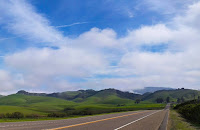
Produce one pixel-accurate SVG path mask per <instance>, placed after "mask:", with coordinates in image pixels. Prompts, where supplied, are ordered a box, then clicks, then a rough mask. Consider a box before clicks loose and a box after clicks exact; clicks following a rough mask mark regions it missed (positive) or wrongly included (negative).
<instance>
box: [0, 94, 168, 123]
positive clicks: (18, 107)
mask: <svg viewBox="0 0 200 130" xmlns="http://www.w3.org/2000/svg"><path fill="white" fill-rule="evenodd" d="M164 106H165V104H156V103H151V102H148V101H141V102H140V103H139V104H135V101H134V100H131V99H127V98H121V97H119V96H118V95H116V93H109V94H108V93H99V94H96V95H94V96H91V97H88V98H86V99H85V100H83V101H82V102H74V101H68V100H64V99H60V98H54V97H46V96H29V95H22V94H13V95H9V96H5V97H2V98H1V99H0V114H4V115H6V113H14V112H21V113H23V114H24V116H25V117H26V116H29V115H34V114H36V115H39V117H40V118H39V119H40V120H43V119H54V118H52V117H51V118H49V117H47V116H48V114H52V113H59V115H58V117H60V115H61V114H65V116H64V118H69V117H74V116H75V117H77V116H85V115H95V114H101V113H112V112H122V111H133V110H145V109H161V108H164ZM66 109H67V110H66ZM0 118H1V116H0ZM37 119H38V118H37ZM37 119H33V120H37ZM24 120H32V119H27V118H24ZM0 121H1V122H4V121H16V120H14V119H0ZM22 121H23V120H22Z"/></svg>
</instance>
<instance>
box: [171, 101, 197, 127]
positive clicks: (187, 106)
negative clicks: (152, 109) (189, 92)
mask: <svg viewBox="0 0 200 130" xmlns="http://www.w3.org/2000/svg"><path fill="white" fill-rule="evenodd" d="M174 109H176V110H177V111H178V112H179V113H180V114H181V115H182V116H183V117H184V118H186V119H188V120H190V121H191V122H193V123H197V124H200V100H199V99H198V100H191V101H187V102H184V103H181V104H178V105H176V106H175V107H174Z"/></svg>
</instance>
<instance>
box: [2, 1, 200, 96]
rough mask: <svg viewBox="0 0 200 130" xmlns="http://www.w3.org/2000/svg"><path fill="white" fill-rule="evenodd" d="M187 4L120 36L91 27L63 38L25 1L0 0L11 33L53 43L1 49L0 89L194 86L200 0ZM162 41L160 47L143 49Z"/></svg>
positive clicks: (198, 71) (199, 72) (199, 65)
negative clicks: (161, 19)
mask: <svg viewBox="0 0 200 130" xmlns="http://www.w3.org/2000/svg"><path fill="white" fill-rule="evenodd" d="M155 2H158V1H155ZM187 5H188V6H187V8H185V9H184V11H183V12H184V13H182V14H178V15H175V16H174V17H173V18H171V19H170V20H168V21H166V22H163V23H158V24H155V25H143V26H141V27H139V28H137V29H134V30H129V31H128V33H127V35H125V36H123V37H118V36H117V33H116V32H115V31H114V30H113V29H110V28H106V29H99V28H96V27H94V28H92V29H91V30H89V31H87V32H85V33H83V34H81V35H79V36H77V37H75V38H69V37H68V36H65V35H64V34H63V33H62V32H61V31H60V30H59V29H58V28H56V27H53V26H51V24H50V22H49V21H48V19H47V18H46V17H45V16H44V15H42V14H40V13H38V12H37V11H36V9H35V8H34V7H33V6H32V5H31V4H30V3H28V2H27V1H25V0H22V1H18V0H9V1H7V0H2V1H1V2H0V11H1V12H3V13H2V16H1V17H3V18H4V19H5V20H2V19H1V21H0V23H1V24H4V25H5V26H6V28H7V29H8V30H10V32H11V33H13V34H17V35H22V34H23V35H25V36H24V39H27V42H34V43H39V44H42V45H43V44H45V45H48V46H54V47H56V48H51V47H31V48H27V49H25V50H21V51H18V52H14V53H11V54H7V55H5V56H4V62H3V64H4V65H5V66H7V67H6V68H5V69H1V70H0V86H2V87H0V91H1V92H3V93H9V92H11V90H12V91H15V90H18V89H27V90H35V91H47V92H52V91H66V90H77V89H84V88H91V89H102V88H108V87H111V88H116V89H120V90H132V89H135V88H141V87H145V86H166V87H186V88H194V89H198V88H199V85H200V80H199V77H200V58H199V49H200V37H199V34H200V24H199V21H200V17H199V16H200V2H195V3H193V4H187ZM30 39H31V40H30ZM164 45H165V46H166V49H165V50H163V51H159V49H157V50H155V51H147V50H145V49H143V47H144V46H145V47H146V48H151V49H152V48H154V47H156V46H161V47H162V46H164Z"/></svg>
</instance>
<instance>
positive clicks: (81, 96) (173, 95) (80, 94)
mask: <svg viewBox="0 0 200 130" xmlns="http://www.w3.org/2000/svg"><path fill="white" fill-rule="evenodd" d="M151 88H152V87H151ZM163 89H164V88H163ZM165 89H170V88H165ZM148 90H150V89H149V87H148ZM17 95H28V96H39V97H41V96H42V97H53V98H60V99H65V100H69V101H73V102H77V103H78V102H80V103H86V104H88V103H89V104H127V103H128V102H132V101H134V100H136V99H141V100H143V101H149V102H156V99H157V98H163V99H164V100H165V99H166V98H167V97H170V100H171V101H177V99H178V98H184V99H185V100H186V101H187V100H192V99H194V95H195V97H196V98H197V97H198V96H200V91H197V90H191V89H170V90H158V91H155V92H153V93H152V92H146V93H144V94H142V95H141V94H135V93H130V92H123V91H120V90H116V89H104V90H100V91H95V90H91V89H90V90H78V91H66V92H60V93H51V94H46V93H29V92H26V91H24V90H21V91H19V92H17ZM1 99H2V98H1Z"/></svg>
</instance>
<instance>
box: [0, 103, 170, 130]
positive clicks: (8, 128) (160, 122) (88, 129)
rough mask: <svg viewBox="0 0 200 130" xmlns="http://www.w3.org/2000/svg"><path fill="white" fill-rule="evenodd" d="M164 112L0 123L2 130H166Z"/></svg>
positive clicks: (0, 129)
mask: <svg viewBox="0 0 200 130" xmlns="http://www.w3.org/2000/svg"><path fill="white" fill-rule="evenodd" d="M168 108H169V106H168V105H167V106H166V108H165V109H164V110H144V111H134V112H123V113H114V114H106V115H98V116H89V117H81V118H74V119H64V120H51V121H29V122H15V123H0V130H47V129H48V130H65V129H67V130H166V125H167V121H168V119H167V117H168V111H169V110H168Z"/></svg>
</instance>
